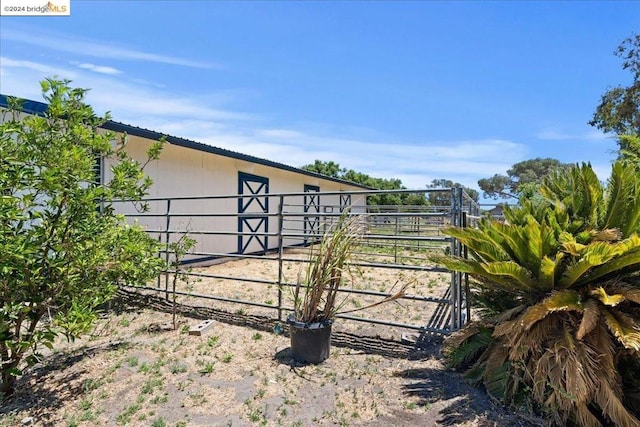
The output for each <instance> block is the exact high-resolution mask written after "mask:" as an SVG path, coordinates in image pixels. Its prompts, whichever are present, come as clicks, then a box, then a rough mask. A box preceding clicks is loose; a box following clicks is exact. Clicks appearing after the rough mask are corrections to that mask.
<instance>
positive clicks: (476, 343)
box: [442, 322, 493, 369]
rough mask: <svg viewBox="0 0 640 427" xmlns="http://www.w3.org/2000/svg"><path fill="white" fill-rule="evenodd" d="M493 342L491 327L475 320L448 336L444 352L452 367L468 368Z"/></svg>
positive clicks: (443, 348) (448, 364)
mask: <svg viewBox="0 0 640 427" xmlns="http://www.w3.org/2000/svg"><path fill="white" fill-rule="evenodd" d="M492 342H493V339H492V338H491V329H489V328H488V327H487V326H486V325H484V324H482V323H479V322H474V323H472V324H470V325H469V326H467V327H465V328H464V329H463V330H461V331H459V332H456V333H455V334H454V335H452V336H450V337H447V340H446V341H445V344H444V345H443V347H442V354H443V356H445V358H446V360H447V366H448V367H450V368H456V369H460V368H466V367H467V366H469V365H470V364H473V363H474V362H475V361H476V360H477V359H478V356H479V355H480V354H481V353H482V352H483V351H485V350H486V349H487V347H489V345H490V344H491V343H492Z"/></svg>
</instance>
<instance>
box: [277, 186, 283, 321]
mask: <svg viewBox="0 0 640 427" xmlns="http://www.w3.org/2000/svg"><path fill="white" fill-rule="evenodd" d="M283 228H284V195H280V205H279V206H278V320H279V321H282V286H283V283H282V282H283V276H284V271H283V265H282V258H283V257H284V237H283V236H282V233H283Z"/></svg>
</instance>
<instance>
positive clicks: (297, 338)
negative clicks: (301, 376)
mask: <svg viewBox="0 0 640 427" xmlns="http://www.w3.org/2000/svg"><path fill="white" fill-rule="evenodd" d="M287 323H288V324H289V332H290V336H291V356H292V357H293V360H295V361H296V362H299V363H313V364H317V363H321V362H323V361H325V360H327V358H328V357H329V353H330V352H331V325H332V324H333V320H326V321H324V322H315V323H304V322H298V321H296V320H295V318H294V317H293V315H289V317H287Z"/></svg>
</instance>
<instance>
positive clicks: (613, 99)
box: [589, 34, 640, 135]
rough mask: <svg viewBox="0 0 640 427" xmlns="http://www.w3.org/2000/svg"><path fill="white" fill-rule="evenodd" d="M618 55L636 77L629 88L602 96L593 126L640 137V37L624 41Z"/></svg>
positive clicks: (594, 115) (619, 87)
mask: <svg viewBox="0 0 640 427" xmlns="http://www.w3.org/2000/svg"><path fill="white" fill-rule="evenodd" d="M614 54H615V55H616V56H618V57H620V58H622V60H623V62H622V68H623V69H624V70H629V71H630V72H631V74H632V79H633V80H632V82H631V84H630V85H629V86H616V87H614V88H613V89H609V90H608V91H606V92H605V93H604V95H602V98H601V99H600V104H599V105H598V107H597V108H596V111H595V113H594V114H593V118H592V119H591V121H589V124H590V125H591V126H595V127H596V128H598V129H600V130H602V131H604V132H614V133H616V134H618V135H640V35H638V34H633V35H632V36H631V37H629V38H627V39H626V40H624V41H623V42H622V43H621V44H620V46H618V48H617V49H616V50H615V52H614Z"/></svg>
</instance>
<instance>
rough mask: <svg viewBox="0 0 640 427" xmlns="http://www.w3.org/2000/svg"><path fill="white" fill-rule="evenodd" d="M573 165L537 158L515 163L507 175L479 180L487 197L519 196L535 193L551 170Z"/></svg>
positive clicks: (507, 197) (504, 197) (506, 197)
mask: <svg viewBox="0 0 640 427" xmlns="http://www.w3.org/2000/svg"><path fill="white" fill-rule="evenodd" d="M569 167H571V165H570V164H568V163H561V162H560V161H559V160H556V159H551V158H545V159H543V158H540V157H538V158H535V159H530V160H525V161H523V162H519V163H516V164H514V165H513V166H512V167H511V169H509V170H508V171H507V175H499V174H496V175H494V176H492V177H491V178H483V179H481V180H479V181H478V186H480V189H481V190H482V191H483V192H484V195H485V197H490V198H492V199H500V198H502V199H509V198H519V197H521V196H523V195H526V194H529V193H531V194H533V193H534V192H535V189H536V188H537V186H538V185H539V184H540V183H541V182H542V180H543V179H544V178H545V177H546V176H548V175H549V173H550V172H553V171H556V170H562V169H568V168H569Z"/></svg>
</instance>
